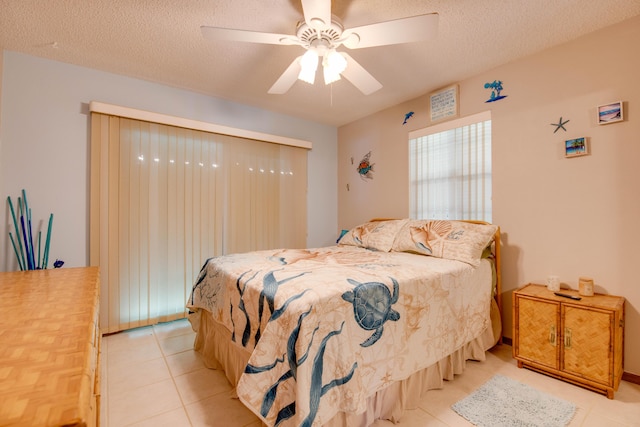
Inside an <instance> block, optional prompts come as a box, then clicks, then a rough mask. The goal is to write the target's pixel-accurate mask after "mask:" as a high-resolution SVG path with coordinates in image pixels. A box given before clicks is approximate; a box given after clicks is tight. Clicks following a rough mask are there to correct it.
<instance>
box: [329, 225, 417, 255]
mask: <svg viewBox="0 0 640 427" xmlns="http://www.w3.org/2000/svg"><path fill="white" fill-rule="evenodd" d="M407 221H408V220H407V219H394V220H388V221H369V222H365V223H364V224H361V225H359V226H357V227H354V228H352V229H351V230H349V231H348V232H347V233H345V235H344V236H342V238H340V240H339V241H338V244H340V245H351V246H359V247H361V248H367V249H373V250H376V251H382V252H389V251H390V250H391V248H392V246H393V242H394V240H395V238H396V235H397V234H398V231H399V230H400V229H401V228H402V227H403V226H404V225H405V223H406V222H407Z"/></svg>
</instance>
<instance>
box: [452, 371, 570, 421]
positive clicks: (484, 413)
mask: <svg viewBox="0 0 640 427" xmlns="http://www.w3.org/2000/svg"><path fill="white" fill-rule="evenodd" d="M451 409H453V410H454V411H455V412H457V413H458V414H459V415H460V416H462V417H464V418H465V419H467V420H468V421H469V422H471V423H472V424H474V425H476V426H479V427H497V426H505V427H507V426H508V427H513V426H541V427H542V426H544V427H556V426H557V427H564V426H566V425H567V424H569V422H570V421H571V418H573V415H574V414H575V412H576V405H574V404H573V403H571V402H567V401H566V400H562V399H558V398H557V397H554V396H551V395H549V394H547V393H543V392H541V391H540V390H536V389H535V388H533V387H530V386H528V385H526V384H522V383H521V382H518V381H515V380H512V379H511V378H508V377H505V376H502V375H495V376H494V377H493V378H491V379H490V380H489V381H487V382H486V383H484V384H483V385H482V386H481V387H480V388H479V389H477V390H476V391H474V392H473V393H471V394H470V395H469V396H467V397H465V398H464V399H462V400H460V401H458V402H456V403H454V404H453V405H452V406H451Z"/></svg>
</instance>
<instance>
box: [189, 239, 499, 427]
mask: <svg viewBox="0 0 640 427" xmlns="http://www.w3.org/2000/svg"><path fill="white" fill-rule="evenodd" d="M490 299H491V267H490V265H489V263H488V262H484V263H482V264H481V265H480V267H477V268H474V267H471V266H469V265H468V264H465V263H462V262H459V261H452V260H445V259H438V258H433V257H429V256H423V255H415V254H409V253H396V252H389V253H387V252H375V251H370V250H367V249H363V248H358V247H354V246H332V247H327V248H318V249H305V250H274V251H258V252H250V253H244V254H235V255H225V256H220V257H216V258H211V259H209V260H207V262H206V263H205V265H204V266H203V267H202V270H201V272H200V275H199V277H198V278H197V281H196V283H195V284H194V286H193V290H192V293H191V296H190V298H189V301H188V304H187V305H188V307H189V308H190V309H191V310H194V311H195V310H199V309H205V310H208V311H209V312H211V313H212V314H213V317H214V318H215V320H216V321H218V322H220V323H222V324H223V325H224V326H225V327H226V328H228V329H229V331H231V334H232V339H233V341H235V343H236V344H237V345H241V346H243V347H245V348H246V349H248V350H249V351H251V352H252V355H251V357H250V359H249V363H248V364H247V366H246V368H245V371H244V374H243V375H242V377H241V378H240V381H239V383H238V385H237V390H236V391H237V394H238V396H239V398H240V399H241V400H242V402H244V404H245V405H246V406H247V407H249V408H250V409H251V410H252V411H254V412H255V413H256V414H257V415H258V416H260V418H262V420H263V421H264V422H265V423H266V424H267V425H270V426H272V425H283V426H289V425H291V426H311V425H322V424H323V423H325V422H327V421H329V420H330V419H331V418H332V417H333V416H334V415H335V414H336V413H337V412H339V411H345V412H354V413H360V412H363V411H364V410H365V408H366V406H365V405H366V399H367V397H368V396H370V395H371V394H373V393H374V392H375V391H377V390H380V389H382V388H384V387H385V386H387V385H388V384H390V383H391V382H393V381H396V380H402V379H405V378H406V377H408V376H409V375H411V374H412V373H414V372H416V371H417V370H420V369H423V368H425V367H427V366H429V365H431V364H433V363H435V362H436V361H438V360H439V359H441V358H443V357H444V356H446V355H448V354H450V353H451V352H452V351H454V350H456V349H458V348H460V347H461V346H462V345H464V344H465V343H467V342H468V341H470V340H472V339H473V338H475V337H477V336H478V335H480V334H481V333H482V331H484V329H485V328H487V327H488V326H489V325H490V319H489V307H490Z"/></svg>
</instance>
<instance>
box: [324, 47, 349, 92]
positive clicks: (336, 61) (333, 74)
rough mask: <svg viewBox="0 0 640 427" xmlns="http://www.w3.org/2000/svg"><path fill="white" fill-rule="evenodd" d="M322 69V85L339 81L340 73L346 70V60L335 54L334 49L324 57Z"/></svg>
mask: <svg viewBox="0 0 640 427" xmlns="http://www.w3.org/2000/svg"><path fill="white" fill-rule="evenodd" d="M322 67H323V71H324V73H323V74H324V84H326V85H328V84H331V83H333V82H335V81H338V80H340V73H342V72H343V71H344V70H345V69H346V68H347V60H346V58H345V57H344V56H343V55H342V54H340V53H338V52H336V50H335V49H331V50H330V51H329V52H328V53H327V54H326V55H325V56H324V58H323V60H322Z"/></svg>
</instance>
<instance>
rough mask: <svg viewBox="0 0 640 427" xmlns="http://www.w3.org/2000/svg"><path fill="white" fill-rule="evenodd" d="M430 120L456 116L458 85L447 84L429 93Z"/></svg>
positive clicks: (434, 120)
mask: <svg viewBox="0 0 640 427" xmlns="http://www.w3.org/2000/svg"><path fill="white" fill-rule="evenodd" d="M429 112H430V116H431V121H432V122H436V121H438V120H443V119H453V118H455V117H458V85H452V86H448V87H446V88H444V89H440V90H438V91H436V92H434V93H432V94H431V95H429Z"/></svg>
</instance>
